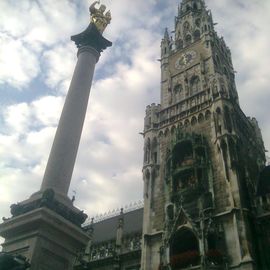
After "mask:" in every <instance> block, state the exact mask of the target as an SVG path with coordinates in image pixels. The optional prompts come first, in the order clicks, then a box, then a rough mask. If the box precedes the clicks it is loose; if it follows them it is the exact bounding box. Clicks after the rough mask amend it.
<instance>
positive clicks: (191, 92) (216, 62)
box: [79, 0, 270, 270]
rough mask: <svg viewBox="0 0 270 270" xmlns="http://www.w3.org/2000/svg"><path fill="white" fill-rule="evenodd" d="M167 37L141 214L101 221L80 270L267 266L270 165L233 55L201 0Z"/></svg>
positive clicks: (92, 229) (147, 133)
mask: <svg viewBox="0 0 270 270" xmlns="http://www.w3.org/2000/svg"><path fill="white" fill-rule="evenodd" d="M174 32H175V35H174V37H171V36H170V35H169V32H168V30H166V31H165V34H164V37H163V39H162V41H161V60H160V61H161V89H160V96H161V100H160V102H161V104H158V105H155V104H152V105H150V106H148V107H147V108H146V116H145V120H144V141H145V143H144V162H143V180H144V208H139V209H136V210H134V211H130V212H127V213H123V212H122V213H121V214H120V215H119V216H115V217H112V218H108V219H106V220H103V221H100V222H96V223H95V222H94V223H92V224H91V225H89V226H87V227H86V229H87V230H88V233H89V234H90V235H91V239H92V240H91V241H90V243H89V246H88V247H87V250H86V253H85V255H84V263H83V265H84V266H82V265H81V266H80V267H79V268H81V269H82V268H83V269H129V270H135V269H142V270H158V269H173V270H176V269H177V270H178V269H239V270H240V269H241V270H251V269H258V270H262V269H270V256H269V254H270V227H269V222H270V217H269V214H270V167H265V162H266V160H265V149H264V144H263V139H262V136H261V132H260V129H259V126H258V123H257V121H256V119H255V118H249V117H246V116H245V114H244V113H243V111H242V110H241V108H240V106H239V100H238V93H237V89H236V85H235V72H234V68H233V64H232V59H231V52H230V49H229V48H228V47H227V46H226V43H225V41H224V39H223V38H220V37H219V36H218V34H217V33H216V31H215V29H214V23H213V18H212V14H211V12H210V11H209V10H207V9H206V6H205V3H204V1H203V0H183V1H182V3H181V5H180V6H179V8H178V13H177V15H176V17H175V29H174Z"/></svg>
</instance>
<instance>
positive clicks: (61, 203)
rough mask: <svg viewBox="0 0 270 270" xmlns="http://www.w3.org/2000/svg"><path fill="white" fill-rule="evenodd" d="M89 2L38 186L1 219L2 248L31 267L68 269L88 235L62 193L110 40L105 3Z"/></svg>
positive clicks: (80, 214) (81, 218) (65, 190)
mask: <svg viewBox="0 0 270 270" xmlns="http://www.w3.org/2000/svg"><path fill="white" fill-rule="evenodd" d="M96 4H97V2H94V4H93V5H92V6H91V8H90V12H91V15H92V22H91V23H90V24H89V26H88V27H87V29H86V30H85V31H83V32H82V33H81V34H79V35H76V36H72V37H71V39H72V40H73V41H74V42H75V44H76V45H77V47H78V60H77V64H76V67H75V70H74V74H73V77H72V80H71V84H70V88H69V90H68V94H67V97H66V101H65V104H64V108H63V111H62V114H61V117H60V121H59V125H58V128H57V131H56V135H55V138H54V142H53V146H52V149H51V153H50V156H49V160H48V164H47V167H46V170H45V174H44V178H43V181H42V185H41V188H40V191H39V192H37V193H35V194H33V195H32V196H31V197H30V198H29V199H28V200H25V201H23V202H20V203H18V204H14V205H12V206H11V214H12V217H11V218H9V219H5V221H4V222H3V223H2V224H0V235H1V236H2V237H4V238H5V242H4V244H2V246H3V251H4V252H7V253H12V254H20V255H23V256H25V257H26V258H27V259H28V260H29V262H30V264H31V268H30V269H31V270H40V269H44V270H72V269H73V265H74V261H75V258H76V257H78V254H80V253H81V252H83V250H84V249H85V246H86V244H87V242H88V241H89V236H88V235H87V234H86V233H85V232H84V231H83V230H82V228H81V225H82V224H83V223H84V221H85V219H86V218H87V215H86V214H84V213H83V211H81V210H79V209H78V208H76V207H75V206H74V205H73V204H72V201H71V200H70V199H69V198H68V197H67V193H68V189H69V186H70V181H71V176H72V172H73V168H74V164H75V160H76V155H77V151H78V147H79V142H80V137H81V133H82V128H83V123H84V118H85V114H86V110H87V104H88V99H89V94H90V89H91V84H92V79H93V75H94V70H95V65H96V63H97V61H98V59H99V56H100V53H101V51H102V50H104V49H106V48H107V47H108V46H111V45H112V43H111V42H110V41H108V40H107V39H105V38H104V37H103V36H102V32H103V30H104V29H105V27H106V25H107V24H108V23H109V22H110V19H111V18H110V13H109V12H107V13H106V14H103V13H104V11H105V9H106V7H105V6H104V5H101V7H100V8H99V9H96V8H95V5H96Z"/></svg>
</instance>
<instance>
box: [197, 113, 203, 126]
mask: <svg viewBox="0 0 270 270" xmlns="http://www.w3.org/2000/svg"><path fill="white" fill-rule="evenodd" d="M198 122H199V124H200V123H202V122H204V115H203V114H202V113H200V114H199V116H198Z"/></svg>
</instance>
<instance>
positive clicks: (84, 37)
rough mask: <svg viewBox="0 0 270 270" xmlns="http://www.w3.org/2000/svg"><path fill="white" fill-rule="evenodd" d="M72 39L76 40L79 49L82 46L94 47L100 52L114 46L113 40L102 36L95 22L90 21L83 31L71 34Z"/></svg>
mask: <svg viewBox="0 0 270 270" xmlns="http://www.w3.org/2000/svg"><path fill="white" fill-rule="evenodd" d="M71 40H72V41H74V42H75V44H76V46H77V47H78V48H79V49H80V48H81V47H92V48H94V49H95V50H96V51H97V52H98V53H101V52H102V51H103V50H105V49H106V48H107V47H111V46H112V42H111V41H109V40H107V39H106V38H104V37H103V36H102V34H101V33H100V32H99V30H98V29H97V27H96V25H95V24H94V23H90V24H89V26H88V27H87V28H86V29H85V30H84V31H83V32H82V33H80V34H78V35H74V36H71Z"/></svg>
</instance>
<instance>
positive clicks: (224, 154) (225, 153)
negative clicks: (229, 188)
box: [221, 141, 229, 180]
mask: <svg viewBox="0 0 270 270" xmlns="http://www.w3.org/2000/svg"><path fill="white" fill-rule="evenodd" d="M221 150H222V157H223V162H224V167H225V174H226V179H227V180H229V163H228V146H227V143H226V142H225V141H222V142H221Z"/></svg>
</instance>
